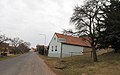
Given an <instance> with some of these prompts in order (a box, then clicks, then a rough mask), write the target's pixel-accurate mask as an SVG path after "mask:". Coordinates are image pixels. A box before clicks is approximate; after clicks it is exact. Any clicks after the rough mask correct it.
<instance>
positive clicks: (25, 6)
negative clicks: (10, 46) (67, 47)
mask: <svg viewBox="0 0 120 75" xmlns="http://www.w3.org/2000/svg"><path fill="white" fill-rule="evenodd" d="M79 4H83V0H0V34H5V35H6V36H8V37H11V38H13V37H19V38H20V39H22V40H24V41H27V42H30V43H31V45H32V46H35V45H36V44H44V41H45V37H44V35H40V34H45V35H46V44H48V43H49V41H50V40H51V38H52V36H53V34H54V33H55V32H58V33H61V32H62V30H63V29H68V28H70V27H71V26H70V25H69V20H70V17H71V16H72V13H73V9H74V7H75V6H76V5H79Z"/></svg>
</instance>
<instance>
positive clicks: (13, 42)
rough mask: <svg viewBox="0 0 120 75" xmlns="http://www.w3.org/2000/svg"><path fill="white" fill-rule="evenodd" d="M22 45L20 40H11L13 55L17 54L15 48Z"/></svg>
mask: <svg viewBox="0 0 120 75" xmlns="http://www.w3.org/2000/svg"><path fill="white" fill-rule="evenodd" d="M22 43H23V40H21V39H20V38H18V37H16V38H13V39H11V45H12V46H13V51H14V54H16V52H19V51H18V50H17V47H18V46H19V45H20V44H22Z"/></svg>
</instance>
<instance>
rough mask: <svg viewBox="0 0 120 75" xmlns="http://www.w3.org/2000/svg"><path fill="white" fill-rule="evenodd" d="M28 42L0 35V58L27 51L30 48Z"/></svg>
mask: <svg viewBox="0 0 120 75" xmlns="http://www.w3.org/2000/svg"><path fill="white" fill-rule="evenodd" d="M29 47H30V43H29V42H25V41H23V40H21V39H20V38H18V37H15V38H8V37H7V36H5V34H4V35H2V34H1V35H0V60H4V59H8V58H11V57H14V56H16V55H18V54H23V53H27V52H29V50H30V48H29Z"/></svg>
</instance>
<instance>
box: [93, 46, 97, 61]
mask: <svg viewBox="0 0 120 75" xmlns="http://www.w3.org/2000/svg"><path fill="white" fill-rule="evenodd" d="M92 53H93V61H94V62H97V61H98V59H97V54H96V49H95V47H94V46H92Z"/></svg>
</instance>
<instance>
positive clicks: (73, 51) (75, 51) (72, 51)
mask: <svg viewBox="0 0 120 75" xmlns="http://www.w3.org/2000/svg"><path fill="white" fill-rule="evenodd" d="M82 52H83V47H81V46H74V45H67V44H62V57H70V56H74V55H83V53H82Z"/></svg>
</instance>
